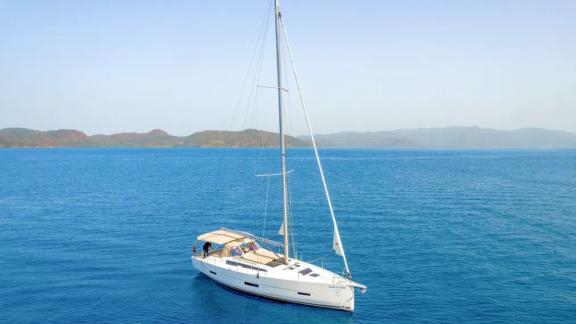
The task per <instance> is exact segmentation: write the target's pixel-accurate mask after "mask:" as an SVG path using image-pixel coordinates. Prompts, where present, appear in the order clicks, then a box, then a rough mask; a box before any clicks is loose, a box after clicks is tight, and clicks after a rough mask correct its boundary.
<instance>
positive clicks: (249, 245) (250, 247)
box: [248, 242, 258, 251]
mask: <svg viewBox="0 0 576 324" xmlns="http://www.w3.org/2000/svg"><path fill="white" fill-rule="evenodd" d="M248 249H249V250H250V251H256V250H258V246H256V243H254V242H250V243H248Z"/></svg>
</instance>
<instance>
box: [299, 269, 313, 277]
mask: <svg viewBox="0 0 576 324" xmlns="http://www.w3.org/2000/svg"><path fill="white" fill-rule="evenodd" d="M310 272H312V270H311V269H310V268H306V269H304V270H302V271H300V272H299V273H300V274H301V275H303V276H305V275H307V274H309V273H310Z"/></svg>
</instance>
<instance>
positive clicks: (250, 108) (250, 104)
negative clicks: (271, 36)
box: [243, 6, 272, 128]
mask: <svg viewBox="0 0 576 324" xmlns="http://www.w3.org/2000/svg"><path fill="white" fill-rule="evenodd" d="M269 9H270V11H271V6H270V7H269ZM271 16H272V15H271V14H270V12H268V16H267V20H266V25H265V30H264V33H263V34H262V44H261V48H260V52H259V55H258V59H257V60H256V69H255V74H254V77H253V79H252V83H251V84H252V85H253V86H252V87H251V89H250V95H249V97H248V101H247V102H246V115H244V122H243V126H244V128H245V127H246V125H247V124H248V118H250V119H253V117H254V102H255V98H256V97H257V93H258V89H257V87H256V85H257V84H258V83H259V81H260V77H261V75H262V66H263V65H264V55H265V53H266V43H267V40H268V38H267V37H266V36H267V35H268V33H269V30H270V28H269V25H270V17H271Z"/></svg>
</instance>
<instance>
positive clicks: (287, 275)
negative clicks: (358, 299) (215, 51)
mask: <svg viewBox="0 0 576 324" xmlns="http://www.w3.org/2000/svg"><path fill="white" fill-rule="evenodd" d="M274 16H275V39H276V74H277V87H275V88H276V89H277V96H278V117H279V118H278V119H279V134H280V139H279V142H280V154H281V163H282V165H281V168H282V172H281V173H280V174H279V175H281V177H282V192H283V224H282V226H281V228H280V233H281V235H283V236H284V242H282V243H279V242H275V241H272V240H268V239H266V238H263V237H257V236H255V235H253V234H250V233H247V232H243V231H239V230H233V229H227V228H220V229H218V230H215V231H212V232H209V233H204V234H202V235H199V236H198V237H197V240H196V242H195V243H194V245H193V248H192V254H193V255H192V264H193V265H194V267H195V268H196V269H197V270H198V271H200V272H201V273H203V274H204V275H206V276H208V277H209V278H211V279H213V280H214V281H216V282H218V283H219V284H220V285H223V286H226V287H228V288H231V289H234V290H238V291H241V292H244V293H248V294H253V295H257V296H261V297H265V298H269V299H274V300H279V301H284V302H291V303H297V304H304V305H309V306H316V307H324V308H332V309H338V310H343V311H348V312H353V311H354V294H355V290H356V289H359V290H360V291H361V292H362V293H364V292H365V291H366V289H367V287H366V286H364V285H361V284H359V283H356V282H354V281H352V275H351V273H350V269H349V267H348V261H347V259H346V254H345V252H344V247H343V246H342V241H341V240H340V233H339V231H338V224H337V223H336V217H335V215H334V210H333V207H332V202H331V199H330V194H329V191H328V186H327V184H326V179H325V177H324V172H323V169H322V163H321V161H320V157H319V155H318V149H317V146H316V141H315V140H314V135H313V132H312V127H311V124H310V120H309V117H308V113H307V109H306V105H305V104H304V100H303V96H302V93H301V91H300V84H299V81H298V76H297V74H296V70H295V68H294V62H293V58H292V52H291V50H290V46H289V44H288V41H287V37H286V31H285V29H284V25H283V23H282V14H281V12H280V5H279V0H274ZM282 40H284V41H285V43H286V47H287V49H288V53H289V58H290V62H291V64H292V70H293V72H294V78H295V81H296V84H297V88H298V93H299V94H300V101H301V104H302V108H303V109H304V116H305V119H306V124H307V127H308V131H309V132H310V138H311V142H312V147H313V150H314V155H315V159H316V164H317V166H318V170H319V173H320V178H321V180H322V185H323V189H324V194H325V198H326V200H327V204H328V209H329V212H330V215H331V217H332V223H333V230H334V233H333V246H332V248H333V250H334V252H335V253H336V254H337V255H339V256H341V257H342V260H343V262H344V267H345V271H344V273H343V274H336V273H334V272H332V271H330V270H327V269H324V268H323V267H319V266H316V265H314V264H312V263H308V262H304V261H302V260H299V259H298V258H297V257H296V256H292V257H291V256H290V253H289V251H290V249H289V243H290V242H289V235H288V234H289V233H288V230H289V227H290V226H287V224H289V206H288V204H289V197H288V190H287V171H286V148H285V139H284V98H283V97H284V92H285V91H286V90H285V89H284V86H283V75H282V74H283V72H284V70H283V68H282V67H283V50H282V49H283V47H282ZM274 248H277V249H279V250H283V254H281V253H276V252H273V251H272V250H273V249H274Z"/></svg>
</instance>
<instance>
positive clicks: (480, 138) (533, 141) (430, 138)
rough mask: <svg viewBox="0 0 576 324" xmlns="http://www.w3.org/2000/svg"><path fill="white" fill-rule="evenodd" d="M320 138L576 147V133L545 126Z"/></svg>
mask: <svg viewBox="0 0 576 324" xmlns="http://www.w3.org/2000/svg"><path fill="white" fill-rule="evenodd" d="M301 139H303V140H304V137H301ZM317 141H318V143H319V145H321V146H332V147H397V148H400V147H406V148H576V134H574V133H568V132H563V131H558V130H549V129H542V128H520V129H516V130H498V129H489V128H479V127H446V128H421V129H400V130H394V131H381V132H366V133H358V132H344V133H335V134H329V135H318V136H317Z"/></svg>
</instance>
